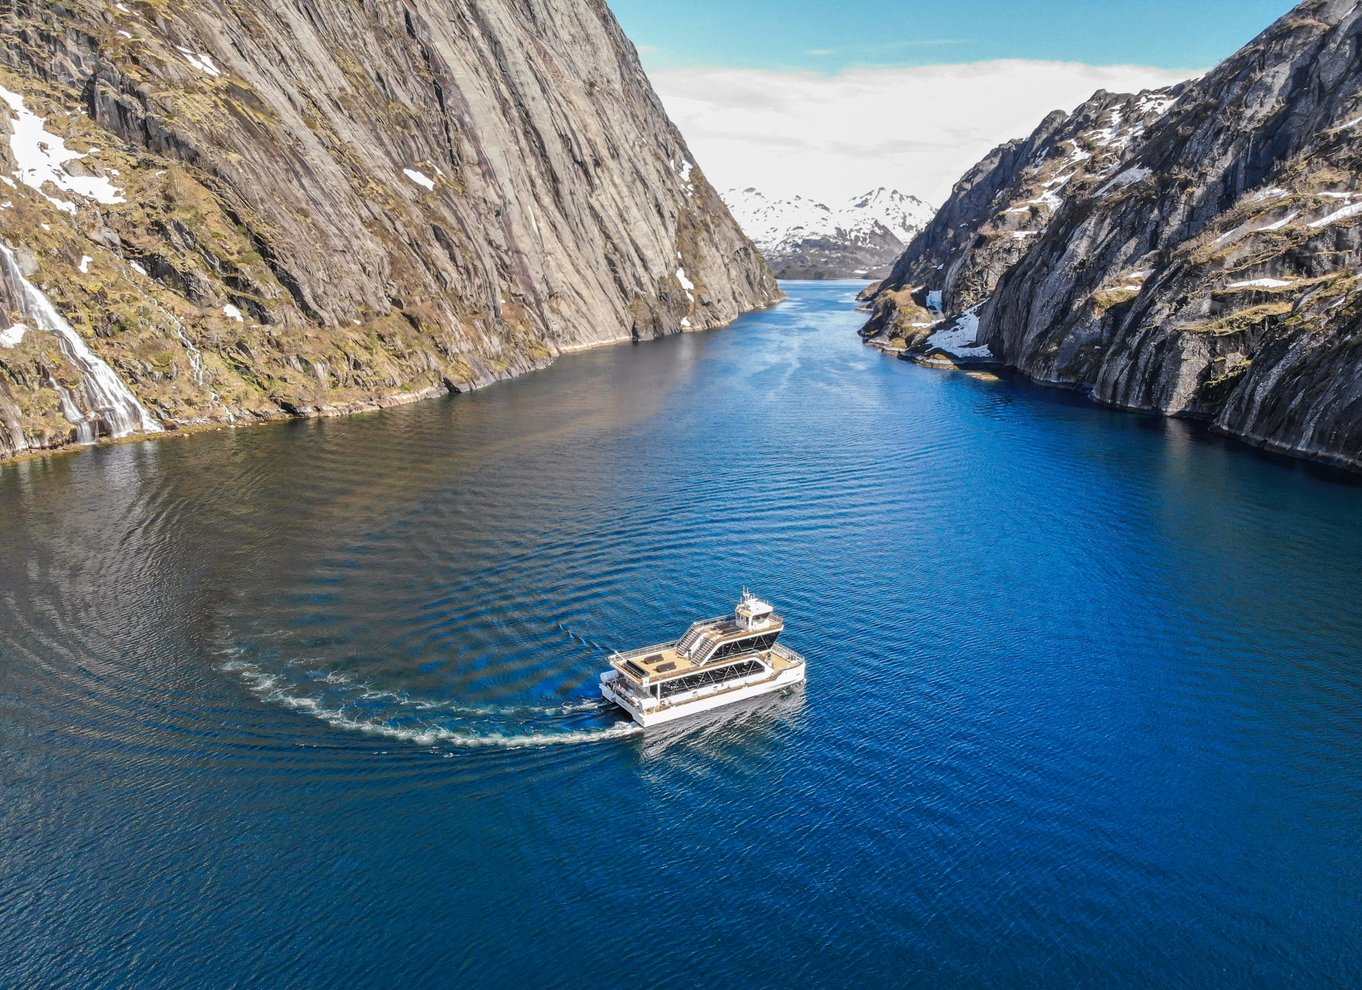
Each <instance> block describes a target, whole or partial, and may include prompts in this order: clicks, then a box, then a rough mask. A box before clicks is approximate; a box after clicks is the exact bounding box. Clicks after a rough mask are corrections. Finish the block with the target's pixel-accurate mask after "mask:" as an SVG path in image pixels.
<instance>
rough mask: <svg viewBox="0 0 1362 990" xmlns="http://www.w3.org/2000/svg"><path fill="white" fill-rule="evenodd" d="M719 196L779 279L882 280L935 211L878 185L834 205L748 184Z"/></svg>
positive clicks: (915, 198)
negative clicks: (778, 195)
mask: <svg viewBox="0 0 1362 990" xmlns="http://www.w3.org/2000/svg"><path fill="white" fill-rule="evenodd" d="M723 199H724V202H725V203H727V204H728V208H729V209H730V210H731V211H732V212H733V217H734V219H735V220H737V221H738V224H739V225H740V226H741V227H742V228H743V230H745V231H746V232H747V235H748V236H749V237H751V238H752V240H753V241H755V242H756V244H757V247H758V248H760V249H761V252H762V253H763V254H764V255H766V260H767V261H769V262H770V263H771V268H772V269H773V270H774V271H775V273H776V275H777V276H778V277H780V278H883V277H884V276H885V275H887V274H889V271H890V269H891V268H892V267H893V265H894V262H895V261H897V260H898V258H899V256H900V255H902V254H903V251H904V249H905V248H906V247H907V246H908V244H909V242H910V241H912V239H913V238H914V237H915V236H917V234H918V232H919V231H921V230H922V229H923V228H924V227H925V226H927V224H928V223H929V222H930V221H931V219H932V216H933V214H934V213H935V212H936V211H935V210H934V209H933V208H932V207H930V206H928V205H927V204H926V203H924V202H923V201H922V200H920V199H918V198H917V197H916V196H907V195H905V194H903V193H901V192H899V191H898V190H896V189H885V188H883V187H881V188H879V189H875V190H872V191H871V192H868V193H865V194H864V195H862V196H857V197H855V198H854V199H852V200H850V201H848V202H847V203H845V204H843V205H841V206H838V207H836V208H833V207H830V206H828V205H826V204H825V203H819V202H815V201H814V200H811V199H805V198H804V197H802V196H796V197H794V198H793V199H773V198H771V197H769V196H767V195H766V194H764V193H762V192H761V191H759V190H757V189H753V188H747V189H730V190H729V191H728V192H726V193H724V196H723Z"/></svg>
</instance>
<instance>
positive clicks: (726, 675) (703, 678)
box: [660, 660, 766, 698]
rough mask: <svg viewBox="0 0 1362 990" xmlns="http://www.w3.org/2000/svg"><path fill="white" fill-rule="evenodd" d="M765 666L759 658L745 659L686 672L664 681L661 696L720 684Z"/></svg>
mask: <svg viewBox="0 0 1362 990" xmlns="http://www.w3.org/2000/svg"><path fill="white" fill-rule="evenodd" d="M765 669H766V668H765V667H764V666H763V665H762V663H761V661H760V660H747V661H745V662H743V663H735V664H733V665H732V666H730V667H723V668H720V669H717V670H702V671H700V672H698V673H695V674H687V675H686V676H685V677H678V678H677V679H676V680H674V681H664V682H663V683H662V684H661V685H660V687H661V691H662V697H664V698H667V697H670V696H672V695H674V694H681V693H682V692H684V691H693V690H695V689H696V688H699V687H705V686H707V685H710V684H720V683H722V682H724V681H730V680H737V679H740V678H743V677H750V676H751V675H752V674H756V673H760V672H761V671H764V670H765Z"/></svg>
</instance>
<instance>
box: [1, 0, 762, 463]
mask: <svg viewBox="0 0 1362 990" xmlns="http://www.w3.org/2000/svg"><path fill="white" fill-rule="evenodd" d="M0 30H3V31H4V33H5V36H6V39H7V40H6V44H5V46H4V47H3V49H0V98H3V103H2V104H0V183H3V185H0V247H3V250H2V251H0V456H4V455H9V454H13V453H16V452H21V451H24V450H33V449H43V448H52V447H60V446H63V445H66V444H70V443H73V442H79V441H82V440H89V439H94V438H100V437H106V436H112V435H123V434H128V433H141V432H149V431H152V430H157V429H163V428H164V429H173V428H177V427H181V426H186V425H191V424H197V423H214V422H222V423H226V422H233V421H240V420H242V419H261V418H271V417H276V416H280V415H309V414H318V413H325V412H332V411H345V410H351V409H358V408H369V407H372V406H375V405H383V404H387V403H391V402H398V401H406V400H409V399H411V398H415V397H421V396H426V395H434V394H438V393H440V392H443V391H446V390H460V389H466V388H472V387H476V386H478V385H482V384H485V383H488V382H490V381H494V380H496V379H498V378H504V377H508V376H510V375H514V374H518V373H521V372H524V371H527V370H530V369H533V368H537V367H542V366H543V365H544V364H546V363H548V362H550V361H551V360H552V359H553V358H554V357H555V356H556V355H558V354H561V353H564V352H566V351H571V350H574V349H579V348H583V347H590V346H594V345H597V344H602V343H608V342H613V341H620V340H630V339H634V340H638V339H647V338H652V337H656V336H660V335H663V334H669V333H675V332H679V331H683V330H700V329H705V328H708V327H714V326H718V325H721V324H724V323H727V322H729V321H731V320H732V319H734V318H735V317H736V316H738V315H739V314H741V313H743V312H745V311H747V310H750V309H753V308H756V307H760V306H763V305H766V304H769V303H771V302H773V301H775V300H776V299H778V298H779V288H778V287H777V285H776V284H775V281H774V279H773V277H772V275H771V273H770V271H769V269H768V268H767V266H766V265H765V263H764V261H763V260H762V259H761V257H760V255H759V254H758V252H757V251H756V249H755V247H754V246H753V245H752V244H751V242H750V241H749V240H748V239H747V238H746V237H745V236H744V235H743V234H742V232H741V231H740V229H739V228H738V227H737V225H736V224H735V223H734V222H733V220H732V218H731V217H730V215H729V213H728V211H727V209H726V208H725V207H724V205H723V203H722V201H721V200H720V199H719V196H718V195H717V193H715V191H714V190H713V189H712V188H711V187H710V185H709V184H708V182H707V181H706V180H705V178H704V176H703V174H702V173H701V171H700V169H699V168H697V167H696V166H695V164H694V159H693V158H692V157H691V155H690V152H689V150H688V149H687V147H686V145H685V142H684V141H683V140H682V138H681V136H680V135H679V134H678V133H677V131H676V129H675V128H674V127H673V126H672V124H671V123H670V121H669V120H668V119H667V117H666V115H665V113H664V111H663V109H662V106H661V104H660V102H659V100H658V99H657V97H656V95H655V94H654V93H653V91H652V89H651V88H650V86H649V84H648V81H647V79H646V77H645V76H644V73H643V70H642V68H641V66H640V64H639V62H638V59H637V56H636V53H635V51H634V49H633V47H632V45H630V44H629V42H628V40H627V39H626V38H625V37H624V35H623V33H622V32H621V31H620V29H619V27H618V25H617V24H616V22H615V20H614V18H613V16H612V15H611V14H610V12H609V10H608V8H607V7H606V5H605V3H604V2H603V0H558V2H555V3H552V4H548V3H541V2H532V3H528V4H517V3H512V2H510V0H435V2H431V3H426V4H420V5H418V4H412V3H407V2H402V0H367V2H365V3H363V4H357V3H350V2H346V0H298V2H296V3H290V4H276V5H256V4H242V3H237V2H235V0H188V2H183V3H170V2H168V0H127V2H126V3H120V2H104V0H63V2H62V3H58V4H52V3H47V2H45V0H16V2H15V3H12V4H7V5H5V6H4V7H3V8H0Z"/></svg>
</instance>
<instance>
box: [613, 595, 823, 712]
mask: <svg viewBox="0 0 1362 990" xmlns="http://www.w3.org/2000/svg"><path fill="white" fill-rule="evenodd" d="M784 629H785V620H784V619H782V618H781V617H780V616H778V615H776V613H775V610H774V609H773V608H772V607H771V605H770V604H769V603H767V602H764V601H762V600H761V599H760V598H756V597H754V596H753V595H751V594H749V593H748V592H746V591H744V592H743V597H742V601H740V602H739V603H738V607H737V608H736V609H735V610H734V611H733V614H732V615H724V616H720V617H718V618H715V619H702V620H701V621H699V622H696V623H694V624H693V625H692V626H691V627H690V628H689V629H688V630H686V634H685V635H684V636H682V637H681V638H680V639H678V640H676V641H675V642H672V643H663V644H661V645H659V646H648V647H645V648H643V649H641V650H631V651H629V652H628V653H616V654H614V655H613V656H612V657H611V658H610V670H607V671H606V672H605V673H604V674H602V675H601V694H603V695H604V696H605V697H606V698H607V699H609V700H610V701H613V702H614V703H615V704H617V705H619V706H620V707H621V708H623V709H624V710H625V711H627V712H628V713H629V714H630V715H632V716H633V718H634V721H636V722H638V723H639V724H640V725H643V726H649V725H659V724H661V723H663V722H670V721H673V720H674V719H678V718H684V717H685V716H687V715H694V714H696V713H698V712H704V711H709V710H710V709H713V708H718V707H720V706H722V705H729V704H732V703H733V702H735V701H743V700H744V699H747V698H754V697H756V696H757V695H761V694H767V693H769V692H772V691H781V690H784V689H786V688H789V687H792V686H794V685H796V684H800V683H802V682H803V681H804V669H805V663H804V658H803V657H801V656H800V655H799V654H798V653H795V652H794V651H793V650H790V649H787V648H786V647H785V646H783V645H781V644H779V643H777V642H776V640H777V639H778V638H779V637H780V634H781V632H782V631H783V630H784Z"/></svg>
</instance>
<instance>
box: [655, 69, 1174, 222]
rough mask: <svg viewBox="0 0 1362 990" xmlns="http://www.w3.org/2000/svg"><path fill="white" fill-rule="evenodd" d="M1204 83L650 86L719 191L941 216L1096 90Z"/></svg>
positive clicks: (1074, 75)
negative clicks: (985, 173)
mask: <svg viewBox="0 0 1362 990" xmlns="http://www.w3.org/2000/svg"><path fill="white" fill-rule="evenodd" d="M1194 75H1196V73H1195V72H1191V71H1178V70H1169V69H1157V68H1150V67H1146V66H1136V65H1106V66H1097V65H1084V64H1081V63H1074V62H1038V61H1026V60H1005V61H994V62H976V63H971V64H962V65H933V66H922V67H917V68H857V69H850V70H847V71H845V72H841V73H837V74H835V75H824V74H819V73H815V72H804V71H772V70H763V69H725V68H689V69H671V70H666V71H662V72H658V73H655V74H653V75H652V81H653V85H654V86H655V87H656V89H657V91H658V93H659V94H660V95H661V96H662V100H663V102H664V103H665V104H666V106H667V110H668V112H669V113H670V114H671V116H672V119H673V120H675V121H676V123H677V125H678V126H679V127H680V128H681V133H682V134H684V135H685V136H686V140H687V142H688V143H689V144H690V147H691V150H692V151H693V152H694V153H695V155H696V158H697V160H698V161H699V164H700V167H701V168H702V169H704V171H705V174H706V175H707V176H708V177H709V180H710V182H711V183H713V184H714V185H715V186H716V187H717V188H719V189H720V190H723V189H727V188H730V187H733V186H737V187H745V186H756V187H758V188H759V189H761V190H762V191H764V192H766V193H769V194H772V195H776V196H791V195H803V196H811V197H813V198H815V199H823V200H827V201H829V202H831V201H840V200H844V199H846V198H848V197H850V196H854V195H856V194H857V193H860V192H864V191H865V190H867V189H872V188H875V187H877V186H892V187H896V188H898V189H900V190H902V191H903V192H906V193H912V194H915V195H917V196H921V197H922V198H923V199H926V200H928V201H929V202H932V203H936V204H940V203H941V202H943V201H944V200H945V198H946V196H947V195H949V193H950V189H951V186H952V185H954V184H955V181H956V179H958V178H959V177H960V176H961V175H962V174H963V173H964V172H965V170H966V169H968V168H969V167H970V166H971V165H973V164H974V163H975V162H977V161H978V160H979V159H980V158H982V157H983V156H984V155H985V154H986V153H987V152H988V151H989V149H991V148H993V147H995V146H996V145H998V144H1000V143H1002V142H1003V141H1006V140H1008V139H1009V138H1014V137H1023V136H1025V135H1027V134H1029V133H1030V132H1031V131H1032V130H1034V129H1035V127H1036V125H1037V124H1039V123H1040V122H1041V120H1043V119H1044V118H1045V115H1046V114H1047V113H1049V112H1050V111H1051V110H1056V109H1060V110H1071V109H1073V108H1074V107H1076V106H1077V105H1078V104H1080V103H1082V102H1083V101H1084V100H1086V99H1087V98H1088V97H1090V96H1091V95H1092V94H1093V93H1094V92H1096V91H1097V90H1099V89H1107V90H1111V91H1113V92H1137V91H1139V90H1141V89H1147V88H1152V87H1157V86H1166V85H1169V84H1171V83H1174V82H1178V81H1180V80H1182V79H1187V78H1190V77H1191V76H1194Z"/></svg>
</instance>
